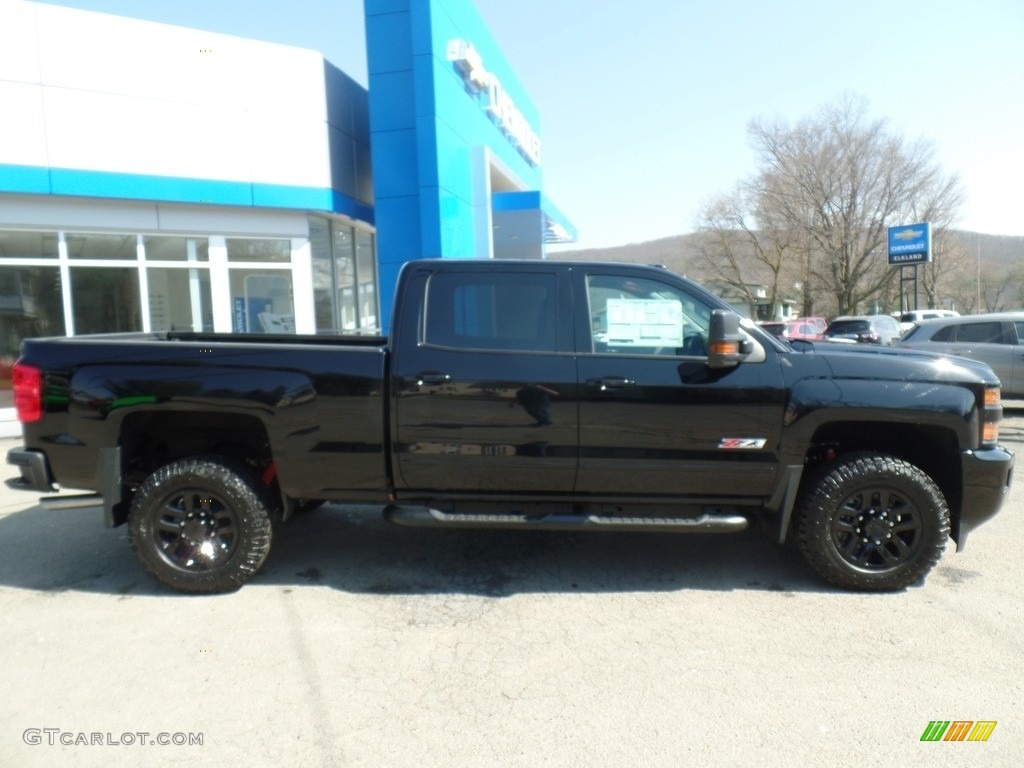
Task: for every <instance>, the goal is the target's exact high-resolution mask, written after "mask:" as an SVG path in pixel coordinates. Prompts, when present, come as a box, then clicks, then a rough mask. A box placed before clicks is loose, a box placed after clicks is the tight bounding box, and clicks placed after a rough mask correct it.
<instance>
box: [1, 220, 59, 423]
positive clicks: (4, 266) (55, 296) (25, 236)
mask: <svg viewBox="0 0 1024 768" xmlns="http://www.w3.org/2000/svg"><path fill="white" fill-rule="evenodd" d="M57 256H58V240H57V234H56V233H55V232H8V231H0V408H10V407H13V405H14V401H13V396H12V393H11V369H12V367H13V366H14V363H15V361H16V360H17V359H18V354H19V350H20V348H21V342H22V339H29V338H33V337H37V336H62V335H64V332H65V326H64V305H63V300H62V286H61V280H60V269H59V267H58V266H57Z"/></svg>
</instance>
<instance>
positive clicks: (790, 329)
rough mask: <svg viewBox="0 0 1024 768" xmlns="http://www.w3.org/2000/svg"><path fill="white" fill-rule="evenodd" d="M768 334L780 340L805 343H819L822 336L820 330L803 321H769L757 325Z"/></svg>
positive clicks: (812, 324)
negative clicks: (797, 340)
mask: <svg viewBox="0 0 1024 768" xmlns="http://www.w3.org/2000/svg"><path fill="white" fill-rule="evenodd" d="M758 325H760V326H761V327H762V328H764V329H765V330H766V331H768V333H770V334H772V335H773V336H777V337H778V338H780V339H788V340H790V341H792V340H793V339H804V340H806V341H821V340H822V339H823V338H824V336H823V335H822V333H821V330H822V329H821V328H819V327H818V326H817V325H815V324H814V323H811V322H805V321H803V320H769V321H765V322H762V323H758Z"/></svg>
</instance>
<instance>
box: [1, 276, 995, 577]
mask: <svg viewBox="0 0 1024 768" xmlns="http://www.w3.org/2000/svg"><path fill="white" fill-rule="evenodd" d="M397 291H398V294H397V297H396V302H395V306H396V310H395V313H394V318H393V322H392V326H391V335H390V338H358V337H353V338H337V337H323V336H275V337H268V336H238V335H216V334H197V333H174V332H172V333H160V334H129V335H109V336H85V337H77V338H59V339H57V338H53V339H37V340H30V341H25V342H24V344H23V348H22V356H21V358H20V361H19V362H18V363H17V366H16V368H15V372H14V379H13V382H14V391H15V401H16V406H17V410H18V414H19V418H20V420H21V421H22V423H23V431H24V438H25V447H24V448H18V449H15V450H12V451H10V452H9V454H8V462H9V463H11V464H14V465H17V466H18V467H19V468H20V477H18V478H16V479H13V480H11V481H9V484H10V485H11V486H12V487H15V488H23V489H26V490H32V491H37V492H53V491H54V490H56V488H55V486H58V487H59V488H61V489H83V490H86V491H91V492H92V493H87V494H82V495H75V496H72V497H71V498H70V499H65V498H64V496H63V495H61V496H57V497H54V499H53V500H51V501H50V505H51V506H54V505H57V506H97V505H102V507H103V510H104V515H105V518H106V523H107V525H109V526H117V525H121V524H124V523H127V524H128V527H129V528H128V530H129V538H130V541H131V544H132V546H133V548H134V550H135V552H136V553H137V555H138V557H139V559H140V560H141V562H142V564H143V565H144V566H145V567H146V568H147V569H148V570H149V571H150V572H151V573H152V574H153V575H154V576H156V578H157V579H159V580H160V581H162V582H164V583H165V584H167V585H170V586H171V587H174V588H177V589H180V590H184V591H192V592H216V591H224V590H230V589H235V588H237V587H239V586H240V585H241V584H242V583H243V582H245V581H246V580H247V579H248V578H250V577H251V576H252V575H253V574H255V573H256V572H257V571H258V570H259V568H260V566H261V565H262V563H263V561H264V559H265V558H266V557H267V554H268V552H269V549H270V542H271V538H272V531H273V530H274V527H275V526H276V524H277V523H278V522H283V521H286V520H287V519H288V518H289V517H290V516H291V515H292V514H293V513H295V512H296V511H298V510H302V509H305V508H308V507H312V506H315V505H317V504H319V503H321V502H323V501H325V500H327V501H339V502H341V501H345V502H359V503H367V502H370V503H379V504H380V505H381V507H382V508H383V510H384V514H385V516H386V518H387V519H388V520H390V521H392V522H394V523H399V524H403V525H413V526H459V527H467V526H468V527H480V528H491V529H494V528H507V529H523V528H541V529H544V528H546V529H561V530H565V529H571V530H595V531H597V530H600V531H651V532H655V533H665V534H667V533H694V532H707V533H717V532H732V531H739V530H742V529H744V528H746V527H747V526H748V525H750V524H751V523H752V522H757V523H758V524H759V525H761V526H763V527H764V528H765V529H766V530H767V531H768V532H769V535H771V536H772V537H773V538H775V539H777V540H778V541H780V542H784V541H787V540H791V541H795V543H796V545H797V546H798V547H799V548H800V550H801V551H802V552H803V554H804V555H805V556H806V558H807V560H808V561H809V562H810V564H811V565H812V566H813V567H814V568H815V569H816V570H817V571H818V572H819V573H820V574H821V575H822V576H823V577H824V578H826V579H828V580H829V581H831V582H833V583H835V584H837V585H840V586H842V587H847V588H853V589H866V590H893V589H900V588H903V587H906V586H908V585H910V584H913V583H915V582H918V581H920V580H922V579H923V578H924V576H925V575H926V574H927V573H928V571H929V570H930V569H931V568H932V567H933V566H934V565H935V564H936V562H937V561H938V560H939V558H940V556H941V554H942V552H943V549H944V547H945V543H946V539H947V537H949V536H951V537H952V538H953V539H954V540H955V541H956V542H957V544H958V548H962V547H963V545H964V542H965V540H966V537H967V534H968V532H970V531H971V530H972V529H974V528H975V527H977V526H978V525H980V524H981V523H983V522H984V521H986V520H988V519H989V518H991V517H992V516H993V515H994V514H996V512H997V511H998V510H999V508H1000V506H1001V505H1002V503H1003V500H1004V498H1005V496H1006V493H1007V490H1008V488H1009V484H1010V476H1011V470H1012V467H1013V460H1014V459H1013V454H1011V453H1010V452H1008V451H1006V450H1004V449H1003V448H1002V447H1000V446H999V444H998V429H999V421H1000V419H1001V417H1002V406H1001V404H1000V390H999V382H998V380H997V379H996V377H995V376H994V375H993V373H992V371H991V370H990V369H989V368H988V367H986V366H985V365H983V364H980V363H975V362H972V361H969V360H962V359H956V358H948V357H941V356H936V355H930V354H924V353H916V352H905V351H900V350H893V349H879V348H875V347H870V346H867V345H865V346H856V345H839V344H827V343H809V342H794V343H793V344H792V345H790V344H788V343H785V342H781V341H779V340H777V339H775V338H773V337H772V336H770V335H769V334H767V333H764V332H762V331H761V330H760V329H759V328H757V327H756V326H755V325H753V324H751V323H750V322H749V321H745V320H744V321H741V319H740V317H739V316H738V315H737V314H736V313H735V312H733V311H732V310H731V309H730V308H729V306H728V305H727V304H725V303H723V302H722V301H721V300H720V299H718V298H716V297H715V296H713V295H712V294H710V293H709V292H707V291H706V290H704V289H703V288H701V287H700V286H698V285H696V284H694V283H692V282H690V281H688V280H686V279H684V278H682V277H679V276H678V275H675V274H672V273H671V272H669V271H667V270H665V269H661V268H658V267H644V266H638V265H625V264H610V263H580V262H553V261H528V262H514V261H459V260H443V261H442V260H435V261H420V262H414V263H411V264H409V265H408V266H407V267H406V268H405V269H404V271H403V272H402V274H401V278H400V280H399V284H398V287H397ZM46 501H47V500H44V502H46ZM44 505H45V504H44Z"/></svg>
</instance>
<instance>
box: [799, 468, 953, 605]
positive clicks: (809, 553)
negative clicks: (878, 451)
mask: <svg viewBox="0 0 1024 768" xmlns="http://www.w3.org/2000/svg"><path fill="white" fill-rule="evenodd" d="M795 522H796V533H797V543H798V545H799V547H800V550H801V552H802V553H803V555H804V557H805V558H806V559H807V561H808V562H809V563H810V564H811V565H812V566H813V567H814V568H815V570H817V571H818V573H820V574H821V575H822V576H824V577H825V578H826V579H828V580H829V581H831V582H832V583H833V584H836V585H838V586H840V587H845V588H847V589H863V590H877V591H885V590H896V589H902V588H904V587H907V586H909V585H911V584H914V583H915V582H917V581H920V580H921V579H923V578H924V577H925V576H926V575H927V574H928V572H929V571H930V570H931V569H932V568H933V567H934V566H935V565H936V563H938V562H939V558H940V557H942V552H943V550H944V549H945V546H946V538H947V537H948V536H949V507H948V506H947V505H946V500H945V497H944V496H943V495H942V491H940V490H939V488H938V487H937V486H936V485H935V483H934V482H933V481H932V479H931V478H930V477H928V475H926V474H925V473H924V472H922V471H921V470H920V469H919V468H918V467H915V466H914V465H913V464H910V463H908V462H906V461H903V460H902V459H897V458H893V457H891V456H882V455H875V454H869V453H861V454H852V455H850V456H848V457H844V458H841V459H840V460H839V461H837V462H835V463H833V464H830V465H828V466H826V467H823V468H821V469H820V470H819V471H818V474H817V475H815V476H812V477H811V478H809V482H808V485H807V487H806V488H805V491H804V493H803V496H802V498H801V500H800V503H799V507H798V509H797V514H796V520H795Z"/></svg>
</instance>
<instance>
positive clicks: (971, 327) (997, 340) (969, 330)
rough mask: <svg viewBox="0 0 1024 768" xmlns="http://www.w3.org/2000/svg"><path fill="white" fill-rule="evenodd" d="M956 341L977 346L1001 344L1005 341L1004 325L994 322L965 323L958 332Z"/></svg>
mask: <svg viewBox="0 0 1024 768" xmlns="http://www.w3.org/2000/svg"><path fill="white" fill-rule="evenodd" d="M956 340H957V341H959V342H972V343H975V344H1001V343H1002V341H1003V324H1002V323H999V322H993V321H986V322H981V323H963V324H961V325H960V328H959V329H958V330H957V333H956Z"/></svg>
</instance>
